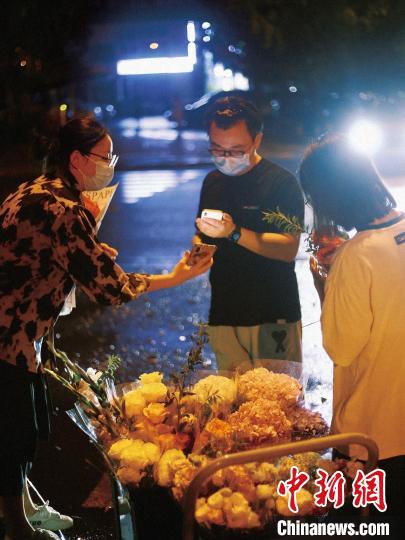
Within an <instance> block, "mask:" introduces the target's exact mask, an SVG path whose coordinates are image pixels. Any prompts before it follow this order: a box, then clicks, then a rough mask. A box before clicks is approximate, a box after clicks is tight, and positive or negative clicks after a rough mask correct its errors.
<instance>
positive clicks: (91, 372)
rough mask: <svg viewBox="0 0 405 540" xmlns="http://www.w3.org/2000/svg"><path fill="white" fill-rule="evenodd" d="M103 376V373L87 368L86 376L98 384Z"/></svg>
mask: <svg viewBox="0 0 405 540" xmlns="http://www.w3.org/2000/svg"><path fill="white" fill-rule="evenodd" d="M102 374H103V373H102V371H97V370H96V369H94V368H91V367H89V368H87V371H86V375H87V376H88V377H89V379H91V380H92V381H93V382H94V383H96V384H97V382H98V380H99V378H100V377H101V375H102Z"/></svg>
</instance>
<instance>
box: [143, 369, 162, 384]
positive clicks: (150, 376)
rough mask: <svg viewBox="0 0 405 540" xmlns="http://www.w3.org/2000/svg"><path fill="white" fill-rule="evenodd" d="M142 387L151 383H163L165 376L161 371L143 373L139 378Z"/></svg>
mask: <svg viewBox="0 0 405 540" xmlns="http://www.w3.org/2000/svg"><path fill="white" fill-rule="evenodd" d="M139 380H140V381H141V384H142V385H145V384H151V383H161V382H162V381H163V374H162V373H160V372H159V371H154V372H153V373H142V375H141V376H140V377H139Z"/></svg>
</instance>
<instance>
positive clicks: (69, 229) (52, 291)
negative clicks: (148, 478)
mask: <svg viewBox="0 0 405 540" xmlns="http://www.w3.org/2000/svg"><path fill="white" fill-rule="evenodd" d="M112 152H113V143H112V140H111V137H110V136H109V134H108V132H107V130H106V129H105V128H104V127H103V126H101V125H100V124H99V123H97V122H96V121H94V120H93V119H92V118H91V117H87V116H85V117H81V118H76V119H73V120H71V121H70V122H68V123H67V124H66V125H65V126H64V127H63V128H62V129H61V130H60V134H59V137H58V139H57V141H56V143H55V144H54V145H53V147H52V149H51V151H50V154H49V156H48V159H47V165H46V172H45V174H44V176H41V177H39V178H37V179H36V180H34V181H32V182H26V183H23V184H21V185H20V186H19V188H18V190H17V191H16V192H15V193H13V194H11V195H10V196H9V197H8V198H7V199H6V200H5V201H4V202H3V204H2V205H1V207H0V229H1V236H0V433H1V434H2V444H1V445H0V502H2V503H3V504H2V505H3V507H4V513H5V517H6V526H7V534H8V537H9V538H10V539H14V538H15V539H17V538H18V539H20V538H31V537H35V538H40V537H42V538H49V537H52V533H46V532H44V531H36V532H35V531H34V530H33V529H32V528H31V526H30V524H29V523H28V521H27V519H26V516H25V513H24V508H23V503H22V491H23V487H24V483H25V478H26V472H27V466H28V464H29V463H30V462H31V461H32V459H33V456H34V453H35V447H36V440H37V436H38V429H40V428H41V426H43V427H44V430H45V431H46V424H47V421H46V418H45V419H44V418H43V415H41V414H39V410H38V399H37V400H36V399H35V398H34V397H33V396H35V394H37V397H38V395H39V394H40V392H38V388H39V386H38V370H40V365H41V359H40V350H41V342H42V339H43V337H44V336H45V335H46V334H47V333H48V332H49V330H50V329H51V328H52V326H53V325H54V323H55V321H56V319H57V317H58V315H59V313H60V311H61V309H62V307H63V305H64V302H65V299H66V297H67V296H68V295H69V293H70V291H71V290H72V287H73V285H74V284H76V285H78V286H79V287H80V288H81V289H82V290H83V291H84V292H85V293H86V294H87V296H89V297H90V298H91V299H92V300H94V301H96V302H99V303H102V304H108V305H119V304H122V303H125V302H129V301H131V300H134V299H136V298H138V297H139V296H140V295H141V294H143V293H145V292H146V291H149V292H151V291H155V290H158V289H161V288H167V287H172V286H176V285H179V284H180V283H183V282H184V281H186V280H188V279H192V278H194V277H196V276H198V275H199V274H202V273H203V272H206V271H207V270H208V268H209V267H210V266H211V263H212V261H211V259H210V258H205V259H203V260H200V261H199V262H197V264H195V265H194V266H189V265H188V264H187V259H188V254H187V253H186V254H185V256H184V257H183V258H182V259H181V260H180V261H179V262H178V263H177V265H176V266H175V267H174V268H173V270H172V271H171V272H170V273H168V274H163V275H142V274H135V273H127V272H125V271H124V270H122V268H120V266H119V265H118V264H117V263H116V262H115V256H116V254H117V253H116V251H115V250H114V249H113V248H110V247H109V246H106V245H105V244H102V243H100V242H99V240H98V238H97V236H96V233H95V227H96V222H95V220H94V217H93V215H92V214H91V212H90V211H89V210H87V209H86V208H85V207H84V206H83V204H82V203H81V199H80V194H81V192H82V191H84V190H98V189H102V188H104V187H106V186H107V185H108V184H109V183H110V182H111V180H112V177H113V174H114V166H115V163H116V161H117V159H118V158H117V156H114V155H113V154H112ZM41 535H42V536H41Z"/></svg>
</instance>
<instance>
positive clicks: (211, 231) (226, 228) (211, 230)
mask: <svg viewBox="0 0 405 540" xmlns="http://www.w3.org/2000/svg"><path fill="white" fill-rule="evenodd" d="M196 225H197V227H198V229H199V230H200V231H201V232H202V233H203V234H205V235H206V236H209V237H210V238H227V237H228V236H229V235H231V234H232V232H233V231H234V229H235V227H236V225H235V223H234V222H233V219H232V217H231V216H230V215H229V214H225V213H224V216H223V219H222V220H221V221H219V220H218V219H210V218H197V219H196Z"/></svg>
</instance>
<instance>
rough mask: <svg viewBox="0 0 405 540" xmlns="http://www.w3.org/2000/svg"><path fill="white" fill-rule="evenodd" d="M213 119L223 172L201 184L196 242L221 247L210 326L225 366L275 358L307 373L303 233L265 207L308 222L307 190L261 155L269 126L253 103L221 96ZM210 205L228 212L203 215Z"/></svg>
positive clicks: (214, 150) (215, 153) (281, 365)
mask: <svg viewBox="0 0 405 540" xmlns="http://www.w3.org/2000/svg"><path fill="white" fill-rule="evenodd" d="M207 123H208V133H209V138H210V152H211V154H212V157H213V161H214V163H215V165H216V167H217V170H215V171H212V172H210V173H209V174H208V175H207V177H206V178H205V180H204V183H203V186H202V190H201V196H200V204H199V209H198V217H197V220H196V225H197V229H198V231H197V234H196V236H195V237H194V239H193V243H194V244H195V243H200V242H204V243H209V244H215V245H216V246H217V248H218V249H217V251H216V253H215V256H214V265H213V267H212V269H211V273H210V282H211V288H212V298H211V307H210V314H209V326H208V334H209V337H210V344H211V347H212V349H213V351H214V352H215V354H216V358H217V363H218V367H219V368H220V369H227V370H228V369H235V368H236V367H240V366H241V364H242V365H243V367H252V365H258V364H261V363H263V362H260V361H266V360H267V361H268V360H272V362H271V363H270V366H269V367H270V368H271V369H275V370H280V371H286V370H288V371H289V372H290V373H291V374H293V375H300V374H301V360H302V357H301V310H300V303H299V297H298V286H297V279H296V275H295V270H294V258H295V256H296V254H297V250H298V245H299V235H292V234H286V233H285V232H284V231H282V230H279V229H277V228H276V227H275V226H274V225H270V224H268V223H266V222H265V221H264V220H263V212H265V211H269V210H276V209H279V210H280V211H281V212H283V213H284V214H286V215H289V216H296V217H297V218H298V219H299V220H300V221H301V222H303V217H304V201H303V197H302V193H301V190H300V188H299V185H298V183H297V181H296V179H295V177H294V176H293V175H292V174H291V173H289V172H288V171H286V170H285V169H283V168H282V167H279V166H278V165H276V164H274V163H271V162H270V161H267V160H266V159H263V158H262V157H261V156H260V155H259V154H258V148H259V146H260V143H261V141H262V137H263V133H262V131H263V128H262V120H261V117H260V115H259V113H258V111H257V109H256V107H255V106H254V105H252V104H251V103H249V102H247V101H245V100H243V99H242V98H238V97H226V98H222V99H220V100H217V101H216V102H215V103H214V104H213V105H212V106H211V108H210V110H209V111H208V115H207ZM204 209H214V210H221V211H222V212H224V214H223V219H222V220H217V219H210V218H201V217H200V216H201V212H202V210H204ZM292 366H293V369H291V367H292ZM294 368H295V369H294Z"/></svg>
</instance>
